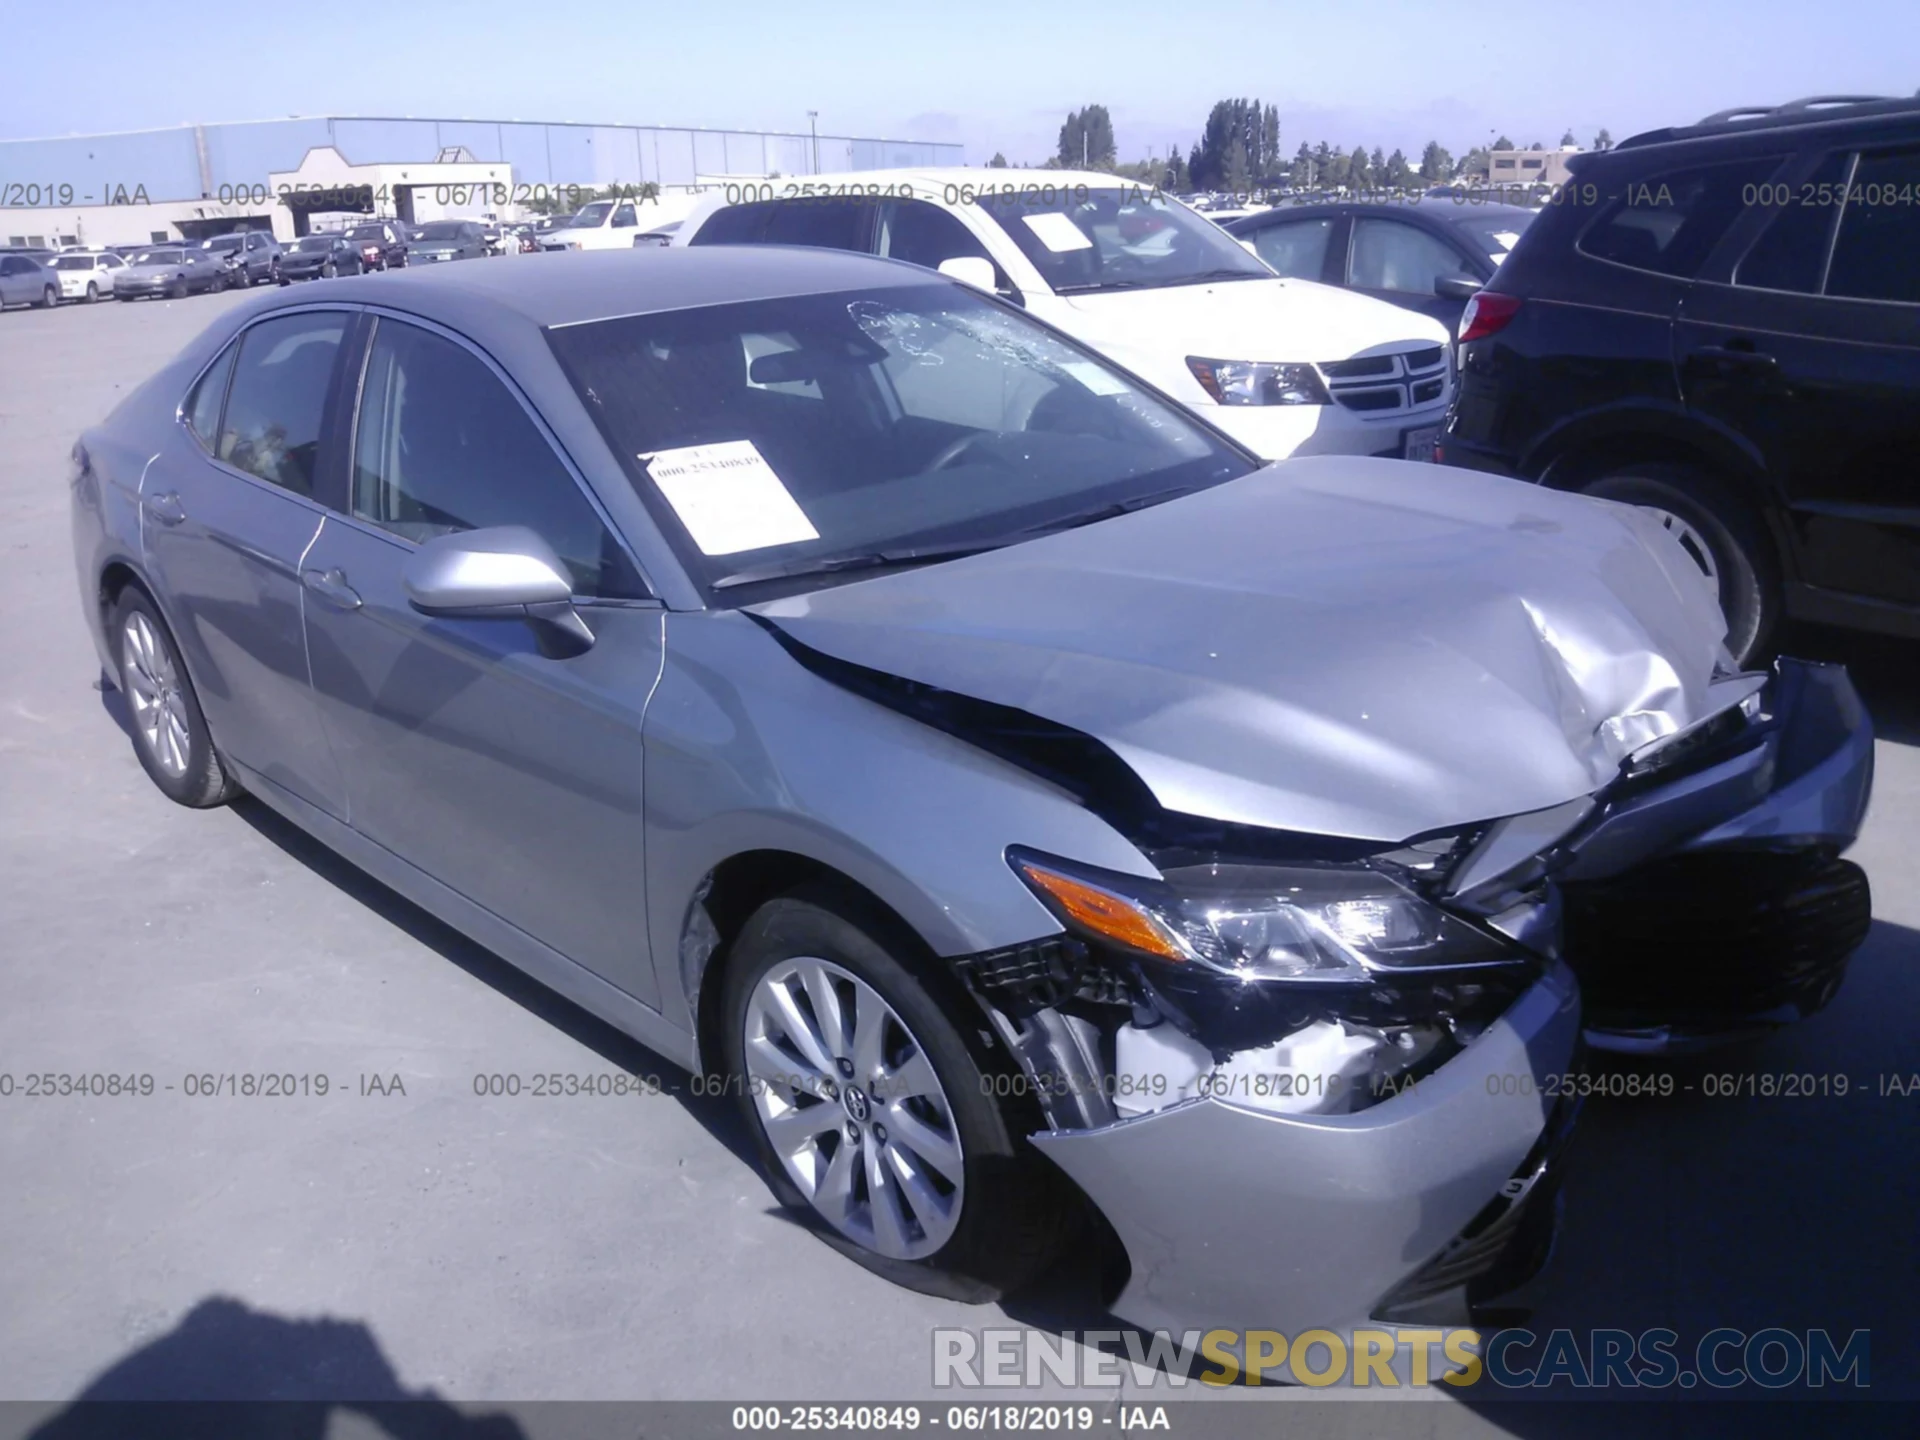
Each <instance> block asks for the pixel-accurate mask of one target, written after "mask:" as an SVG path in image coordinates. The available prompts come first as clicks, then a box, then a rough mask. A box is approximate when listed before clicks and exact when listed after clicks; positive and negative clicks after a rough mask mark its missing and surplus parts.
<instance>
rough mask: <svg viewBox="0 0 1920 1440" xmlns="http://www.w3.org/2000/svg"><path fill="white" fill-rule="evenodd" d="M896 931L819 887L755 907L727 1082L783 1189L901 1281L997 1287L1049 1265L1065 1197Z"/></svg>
mask: <svg viewBox="0 0 1920 1440" xmlns="http://www.w3.org/2000/svg"><path fill="white" fill-rule="evenodd" d="M898 931H899V927H898V926H897V924H892V923H889V921H888V918H887V917H885V916H884V915H881V914H878V913H874V912H873V911H872V910H871V908H870V907H865V906H860V905H855V904H850V903H848V902H847V901H846V900H845V899H843V898H842V897H840V896H839V895H837V894H836V893H833V892H830V891H825V890H812V891H803V892H800V893H797V894H795V895H791V896H786V897H782V898H780V899H776V900H772V901H769V902H768V903H767V904H765V905H763V906H761V907H760V909H759V910H757V911H755V912H754V914H753V915H752V917H751V918H749V919H748V921H747V923H746V925H745V926H744V927H743V928H742V930H741V932H740V935H739V938H738V939H737V940H736V941H735V942H734V944H733V946H732V949H731V952H730V955H729V958H728V961H727V972H726V975H725V978H724V984H725V990H724V993H723V999H722V1007H723V1009H722V1013H723V1021H722V1023H723V1025H724V1038H723V1051H724V1059H725V1063H726V1066H727V1072H728V1083H729V1085H730V1087H731V1088H732V1089H733V1090H734V1092H735V1094H736V1095H737V1096H738V1102H739V1104H740V1106H741V1110H742V1112H743V1115H744V1117H745V1120H746V1124H747V1127H748V1129H749V1131H750V1132H751V1133H752V1135H753V1137H754V1148H755V1151H756V1153H757V1155H758V1156H759V1160H760V1165H761V1169H762V1172H763V1173H764V1174H765V1176H766V1177H767V1181H768V1184H769V1185H770V1186H771V1188H772V1190H773V1192H774V1194H775V1195H776V1196H777V1197H778V1198H779V1200H780V1201H781V1203H782V1204H784V1205H786V1206H788V1207H789V1208H791V1209H794V1210H798V1211H801V1212H804V1213H807V1214H808V1215H810V1216H811V1217H812V1219H813V1220H814V1221H815V1222H816V1229H817V1231H818V1233H819V1234H820V1235H821V1236H822V1238H823V1239H825V1240H826V1241H827V1243H828V1244H830V1245H832V1246H833V1247H834V1248H835V1249H837V1250H839V1251H840V1252H841V1253H842V1254H844V1255H847V1256H848V1257H850V1258H851V1259H853V1260H855V1261H857V1262H858V1263H860V1264H861V1265H863V1266H865V1267H866V1268H867V1269H869V1270H872V1271H873V1272H875V1273H876V1274H878V1275H881V1276H883V1277H884V1278H886V1279H889V1280H892V1281H894V1282H895V1283H896V1284H900V1285H904V1286H906V1287H908V1288H909V1289H914V1290H920V1291H923V1292H926V1293H929V1294H936V1295H943V1296H946V1297H948V1298H950V1299H958V1300H967V1301H973V1302H981V1301H987V1300H993V1299H996V1298H998V1297H999V1296H1001V1295H1004V1294H1006V1293H1008V1292H1010V1291H1013V1290H1017V1289H1018V1288H1019V1287H1020V1286H1022V1285H1023V1284H1025V1283H1026V1282H1027V1281H1029V1280H1031V1279H1032V1278H1033V1277H1034V1276H1035V1275H1037V1274H1039V1273H1040V1272H1041V1271H1042V1270H1043V1269H1045V1268H1046V1266H1047V1264H1048V1263H1049V1262H1050V1261H1051V1260H1052V1259H1053V1257H1054V1254H1055V1253H1056V1251H1057V1249H1058V1246H1059V1244H1060V1238H1061V1235H1062V1233H1063V1227H1064V1223H1065V1217H1066V1216H1067V1214H1068V1210H1067V1207H1066V1205H1065V1203H1064V1201H1063V1198H1062V1191H1061V1189H1060V1184H1059V1182H1058V1181H1057V1180H1055V1179H1054V1178H1053V1177H1052V1175H1051V1173H1050V1172H1049V1171H1048V1170H1047V1168H1046V1164H1045V1162H1044V1161H1043V1160H1041V1159H1040V1158H1039V1157H1038V1155H1037V1154H1035V1153H1034V1152H1033V1151H1032V1149H1031V1148H1030V1147H1029V1146H1027V1144H1026V1142H1025V1141H1024V1139H1023V1138H1022V1127H1021V1125H1020V1123H1019V1121H1018V1119H1017V1117H1016V1116H1015V1115H1014V1114H1013V1113H1012V1112H1011V1107H1010V1106H1008V1105H1007V1102H1006V1101H1004V1100H1003V1101H996V1100H995V1099H994V1098H993V1097H994V1092H995V1090H1001V1091H1004V1090H1007V1089H1012V1088H1016V1087H1012V1086H995V1085H993V1084H991V1083H990V1077H992V1076H994V1075H995V1074H996V1073H998V1072H996V1071H995V1070H994V1067H993V1065H992V1063H991V1061H990V1059H988V1057H986V1056H984V1055H982V1054H979V1053H977V1051H976V1048H975V1044H974V1043H970V1041H969V1039H968V1038H967V1035H966V1033H965V1032H964V1031H963V1030H962V1029H961V1028H960V1026H959V1025H957V1024H956V1023H955V1020H954V1019H953V1018H952V1016H951V1015H950V1013H949V1009H948V1008H947V1006H946V1005H943V1004H942V1003H941V1002H940V1001H939V1000H938V999H936V998H935V994H934V991H933V989H930V988H929V986H928V985H927V984H924V983H923V982H922V980H921V979H920V978H919V977H918V976H917V975H916V974H915V973H914V969H913V968H910V966H911V965H912V964H913V963H914V949H915V945H914V942H913V939H912V937H911V936H907V935H902V934H900V933H898ZM903 957H904V958H903ZM959 1003H964V1000H963V999H962V1000H960V1002H959ZM1002 1078H1005V1077H1004V1076H1003V1077H1002Z"/></svg>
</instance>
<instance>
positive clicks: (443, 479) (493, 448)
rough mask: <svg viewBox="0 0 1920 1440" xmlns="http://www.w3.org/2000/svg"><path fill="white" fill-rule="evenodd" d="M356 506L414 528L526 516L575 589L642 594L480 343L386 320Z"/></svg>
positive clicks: (382, 520)
mask: <svg viewBox="0 0 1920 1440" xmlns="http://www.w3.org/2000/svg"><path fill="white" fill-rule="evenodd" d="M353 513H354V514H355V515H356V516H358V517H359V518H360V519H362V520H366V521H368V522H370V523H372V524H374V525H378V526H379V527H380V528H381V529H383V530H388V531H391V532H392V533H393V534H395V535H399V536H402V537H404V538H406V539H408V540H414V541H420V540H427V539H430V538H432V537H433V536H435V535H446V534H450V533H452V532H454V531H457V530H476V529H481V528H484V527H486V526H491V525H524V526H526V527H528V528H529V529H531V530H532V531H534V532H535V533H536V534H538V535H539V536H540V537H541V538H542V539H544V540H545V541H546V542H547V543H548V544H549V545H551V546H552V547H553V549H554V553H555V554H557V555H559V557H560V558H561V559H562V560H563V561H565V562H566V566H567V569H568V570H569V571H570V572H571V573H572V576H573V583H574V589H575V593H577V594H580V595H601V596H625V597H642V596H645V595H646V593H647V591H646V587H645V586H644V585H643V584H642V583H641V581H640V577H639V575H638V573H637V572H636V571H635V569H634V567H633V564H632V562H631V561H630V560H628V559H627V557H626V554H625V552H624V551H622V550H621V548H620V546H619V544H618V543H617V542H616V541H615V540H614V538H613V535H612V533H611V532H610V531H609V530H608V529H607V527H606V526H605V525H604V524H603V523H602V522H601V520H600V517H599V515H598V513H596V512H595V510H594V508H593V506H592V505H591V504H590V503H589V502H588V500H587V497H586V496H585V495H584V494H583V493H581V490H580V487H579V485H578V484H577V483H576V482H575V481H574V478H573V476H572V474H571V473H570V472H569V471H568V470H567V468H566V466H565V465H564V464H562V463H561V461H560V458H559V456H557V455H556V454H554V451H553V447H552V446H551V445H550V444H549V443H548V442H547V439H546V437H545V436H544V435H542V434H541V433H540V431H539V429H538V428H536V427H535V425H534V423H533V421H532V420H531V419H529V418H528V416H527V413H526V411H525V410H524V409H523V408H522V407H521V405H520V402H519V401H518V400H517V399H516V398H515V397H514V396H513V394H512V393H511V392H509V391H508V390H507V388H506V386H505V385H503V384H502V383H501V382H500V379H499V377H497V376H496V375H495V374H494V373H493V371H491V370H490V369H488V368H487V366H486V365H485V364H484V363H483V362H482V361H481V360H480V359H479V357H477V356H476V355H474V354H473V353H472V352H471V351H469V350H467V349H465V348H463V347H462V346H459V345H456V344H454V343H453V342H452V341H450V340H445V339H442V338H441V337H440V336H438V335H435V334H432V333H431V332H429V331H426V330H422V329H420V328H419V327H418V326H414V325H405V324H401V323H399V322H396V321H392V320H382V321H380V324H379V328H378V329H377V330H376V331H375V332H374V339H373V348H372V351H371V353H370V354H369V355H368V357H367V371H366V379H365V382H364V384H363V385H362V387H361V398H360V416H359V422H358V424H357V426H356V427H355V432H354V463H353Z"/></svg>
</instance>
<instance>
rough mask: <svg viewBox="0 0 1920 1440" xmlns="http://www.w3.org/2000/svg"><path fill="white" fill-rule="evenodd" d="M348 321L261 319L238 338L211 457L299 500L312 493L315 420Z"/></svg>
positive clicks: (333, 317) (337, 317)
mask: <svg viewBox="0 0 1920 1440" xmlns="http://www.w3.org/2000/svg"><path fill="white" fill-rule="evenodd" d="M346 330H347V317H346V316H345V315H342V314H339V313H327V312H320V313H314V314H306V315H288V316H284V317H282V318H280V319H275V320H263V321H261V322H260V323H259V324H258V325H255V326H253V327H252V328H251V329H249V330H248V331H247V333H246V334H245V335H244V336H242V337H241V341H240V356H239V359H238V360H237V361H236V362H235V365H234V375H233V387H232V389H231V391H230V392H229V394H228V396H227V408H226V415H225V419H224V420H223V422H222V423H221V426H220V443H219V446H218V448H217V450H216V452H215V453H216V454H218V455H219V457H220V458H221V459H222V460H224V461H226V462H227V463H228V464H229V465H232V466H233V467H235V468H236V469H239V470H244V471H246V472H247V473H248V474H249V475H257V476H259V477H260V478H261V479H262V480H267V481H270V482H272V483H273V484H275V485H280V486H284V487H285V488H286V489H288V490H291V491H293V492H294V493H295V494H297V495H311V494H312V493H313V478H314V473H315V467H316V464H317V461H318V457H319V451H320V425H321V417H322V416H323V415H324V414H325V413H326V407H327V386H328V384H329V382H330V381H331V380H332V378H333V365H334V359H335V357H336V356H337V355H338V354H339V351H340V341H341V337H342V336H344V335H345V334H346Z"/></svg>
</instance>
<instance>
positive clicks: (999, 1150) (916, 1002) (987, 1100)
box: [720, 892, 1054, 1303]
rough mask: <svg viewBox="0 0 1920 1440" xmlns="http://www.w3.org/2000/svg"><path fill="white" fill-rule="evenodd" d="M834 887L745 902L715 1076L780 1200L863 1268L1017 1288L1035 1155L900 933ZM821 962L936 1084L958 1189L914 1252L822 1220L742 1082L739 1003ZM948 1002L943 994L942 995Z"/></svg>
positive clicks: (1039, 1198)
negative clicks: (880, 1244)
mask: <svg viewBox="0 0 1920 1440" xmlns="http://www.w3.org/2000/svg"><path fill="white" fill-rule="evenodd" d="M862 908H863V907H861V906H859V905H857V904H854V903H851V902H850V900H848V899H847V898H843V897H841V896H838V895H836V894H826V893H819V892H800V893H797V894H794V895H791V896H786V897H782V898H780V899H777V900H773V901H769V902H768V903H767V904H765V905H763V906H762V907H761V908H760V909H759V910H757V911H756V912H755V913H754V914H753V916H752V917H751V918H749V919H748V921H747V923H746V925H745V926H744V927H743V928H742V930H741V932H740V934H739V936H738V937H737V938H736V939H735V941H734V943H733V944H732V946H730V947H729V950H728V954H727V959H726V964H727V973H726V975H725V977H724V989H723V991H722V999H721V1027H722V1033H721V1041H720V1049H721V1059H722V1063H723V1064H724V1066H725V1075H726V1079H725V1083H726V1084H727V1086H728V1088H729V1090H730V1091H731V1093H732V1095H733V1097H734V1100H735V1103H736V1104H737V1105H738V1107H739V1111H740V1115H741V1118H742V1120H743V1122H744V1124H745V1126H746V1128H747V1132H748V1133H749V1135H750V1136H751V1137H752V1143H753V1147H754V1153H755V1155H756V1156H757V1158H758V1159H759V1162H760V1167H761V1171H762V1173H763V1174H764V1175H765V1177H766V1179H767V1182H768V1185H769V1187H770V1188H771V1189H772V1190H773V1192H774V1194H775V1196H776V1197H777V1198H778V1199H779V1200H780V1202H781V1204H783V1205H785V1206H787V1207H788V1208H789V1209H790V1210H793V1211H795V1212H798V1213H800V1214H802V1215H804V1216H805V1217H806V1218H807V1220H808V1221H809V1223H810V1225H811V1227H812V1228H813V1230H814V1232H815V1233H816V1234H817V1235H819V1236H820V1238H821V1239H823V1240H825V1241H826V1243H827V1244H829V1245H831V1246H832V1247H833V1248H834V1249H836V1250H838V1251H840V1252H841V1253H842V1254H843V1255H846V1256H848V1257H849V1258H851V1259H853V1260H855V1261H856V1262H857V1263H859V1264H860V1265H862V1266H864V1267H865V1268H867V1269H868V1270H871V1271H873V1272H874V1273H876V1274H878V1275H881V1276H883V1277H884V1278H886V1279H888V1280H891V1281H893V1282H894V1283H895V1284H898V1285H902V1286H904V1287H906V1288H908V1289H912V1290H918V1291H921V1292H922V1293H926V1294H934V1295H940V1296H943V1297H945V1298H948V1299H954V1300H963V1301H970V1302H976V1303H977V1302H980V1301H985V1300H991V1299H995V1298H997V1297H998V1296H999V1295H1001V1294H1003V1293H1005V1292H1006V1291H1007V1290H1009V1289H1013V1288H1017V1287H1018V1285H1020V1284H1021V1283H1023V1282H1024V1281H1025V1280H1026V1279H1028V1278H1030V1277H1031V1275H1032V1273H1034V1271H1035V1270H1036V1269H1038V1268H1039V1263H1038V1262H1037V1261H1036V1259H1035V1257H1034V1256H1032V1255H1030V1254H1027V1253H1023V1252H1024V1250H1025V1249H1026V1248H1028V1247H1023V1246H1021V1245H1018V1244H1013V1245H1009V1244H1008V1243H1006V1241H1007V1240H1008V1238H1009V1237H1010V1236H1011V1235H1014V1234H1018V1233H1020V1232H1021V1231H1022V1230H1023V1228H1025V1227H1027V1226H1029V1225H1031V1224H1032V1217H1031V1216H1030V1215H1029V1214H1027V1213H1024V1212H1027V1211H1029V1210H1031V1209H1032V1207H1035V1206H1046V1205H1049V1204H1051V1203H1053V1200H1054V1197H1052V1196H1051V1195H1049V1194H1048V1193H1046V1192H1047V1186H1048V1179H1049V1177H1047V1176H1046V1175H1045V1174H1044V1173H1042V1172H1041V1169H1040V1167H1041V1166H1043V1165H1044V1162H1043V1161H1041V1160H1039V1158H1038V1157H1037V1155H1036V1154H1035V1153H1034V1152H1033V1151H1032V1150H1031V1148H1030V1147H1028V1146H1027V1144H1026V1142H1025V1140H1024V1139H1022V1138H1020V1137H1019V1136H1018V1135H1017V1134H1016V1133H1015V1132H1014V1130H1013V1129H1012V1128H1011V1127H1010V1126H1009V1123H1008V1114H1007V1112H1006V1111H1005V1110H1003V1109H1002V1107H1001V1105H1000V1104H999V1103H998V1102H996V1101H995V1100H994V1099H993V1098H992V1096H991V1094H990V1093H989V1092H990V1087H989V1085H988V1084H987V1083H986V1079H985V1077H986V1076H987V1075H989V1074H992V1073H995V1069H996V1067H995V1066H994V1064H993V1062H992V1060H991V1059H988V1058H987V1057H984V1056H980V1055H977V1054H976V1052H975V1048H974V1045H973V1044H971V1043H970V1042H969V1039H968V1037H967V1036H966V1034H965V1033H964V1032H963V1030H962V1029H961V1028H960V1025H959V1024H956V1022H955V1020H954V1018H953V1017H952V1016H951V1015H950V1014H949V1013H948V1005H943V1004H942V1003H941V1002H940V1001H939V1000H937V999H936V998H935V996H934V995H933V994H932V993H930V992H929V989H928V987H927V985H925V984H923V983H922V980H921V979H920V977H919V976H917V975H916V974H915V973H914V972H913V970H911V969H910V968H909V966H908V965H907V964H903V963H902V961H901V960H900V959H899V958H896V956H895V954H894V953H891V951H892V950H893V949H902V950H904V949H907V948H908V947H907V945H905V944H902V943H901V942H902V940H903V939H904V937H900V936H897V935H893V936H889V939H891V940H892V942H893V943H892V945H891V946H889V945H888V944H886V943H883V941H882V940H881V939H880V938H877V937H878V936H879V935H886V934H887V933H888V931H889V929H891V928H892V927H890V926H888V925H886V923H885V922H884V920H883V919H882V918H881V917H878V916H876V915H873V914H871V913H862ZM803 955H804V956H814V957H817V958H819V959H822V960H827V961H830V962H831V963H833V964H834V965H837V966H839V967H840V968H841V969H843V970H846V971H848V972H850V973H851V974H854V975H857V976H859V977H860V979H862V980H864V981H865V982H866V983H867V984H868V985H871V986H872V987H873V988H874V989H875V990H876V991H878V992H879V994H880V995H881V996H882V997H883V998H884V999H885V1000H886V1002H887V1003H888V1004H889V1005H891V1006H892V1007H893V1009H894V1012H895V1013H896V1014H897V1015H899V1017H900V1018H901V1019H902V1020H903V1021H905V1022H906V1025H907V1028H908V1029H909V1030H911V1031H912V1032H913V1035H914V1037H915V1039H916V1040H917V1041H918V1042H919V1044H920V1046H921V1049H922V1050H923V1052H924V1053H925V1054H926V1056H927V1059H928V1060H929V1062H931V1064H932V1065H933V1069H934V1073H935V1074H936V1075H937V1076H939V1079H940V1084H941V1086H942V1087H943V1088H944V1089H945V1091H946V1095H947V1103H948V1105H949V1107H950V1108H951V1110H952V1114H953V1118H954V1124H955V1126H956V1128H957V1129H958V1131H959V1134H960V1143H961V1147H962V1152H963V1155H964V1160H963V1164H964V1166H965V1180H966V1198H965V1200H964V1201H963V1203H962V1210H961V1216H960V1224H959V1226H958V1228H957V1229H956V1230H955V1232H954V1234H953V1236H952V1237H951V1238H950V1239H949V1240H948V1242H947V1243H946V1244H945V1245H944V1246H942V1247H941V1249H940V1250H939V1251H938V1252H936V1253H935V1254H934V1255H932V1256H929V1257H928V1258H926V1259H925V1260H918V1261H909V1260H895V1259H891V1258H888V1257H886V1256H882V1255H877V1254H875V1253H873V1252H872V1251H869V1250H866V1249H864V1248H862V1247H861V1246H859V1245H858V1244H856V1243H855V1242H853V1241H852V1240H849V1239H848V1238H847V1237H845V1236H844V1235H842V1234H840V1232H839V1231H837V1230H835V1229H834V1228H833V1227H832V1226H831V1225H829V1224H827V1222H826V1221H825V1220H824V1219H822V1218H821V1217H820V1216H819V1214H818V1213H817V1212H816V1211H815V1210H814V1209H813V1206H812V1205H811V1203H810V1202H809V1201H808V1200H807V1198H806V1197H805V1196H804V1195H803V1194H802V1193H801V1192H800V1190H799V1188H798V1187H797V1186H796V1185H795V1184H794V1183H793V1181H792V1179H791V1178H789V1177H788V1175H787V1172H786V1169H785V1167H784V1166H783V1165H782V1163H781V1161H780V1157H779V1155H778V1154H777V1153H776V1152H775V1151H774V1149H773V1146H772V1144H771V1143H770V1142H769V1141H768V1139H767V1136H766V1132H765V1130H764V1129H763V1127H762V1126H761V1123H760V1116H759V1112H758V1110H757V1109H756V1108H755V1106H754V1100H753V1096H752V1094H751V1093H749V1088H748V1084H747V1070H746V1065H745V1062H744V1058H743V1050H744V1046H745V1018H746V1009H747V1001H748V999H749V997H750V995H751V994H752V991H753V987H754V985H755V984H756V983H757V982H758V981H759V980H760V978H761V977H762V976H763V975H765V974H766V972H767V971H768V970H769V969H771V968H772V967H773V966H775V965H777V964H779V963H781V962H783V961H785V960H789V959H793V958H795V957H798V956H803ZM951 1003H952V1001H951V1000H950V1001H949V1004H951Z"/></svg>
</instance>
